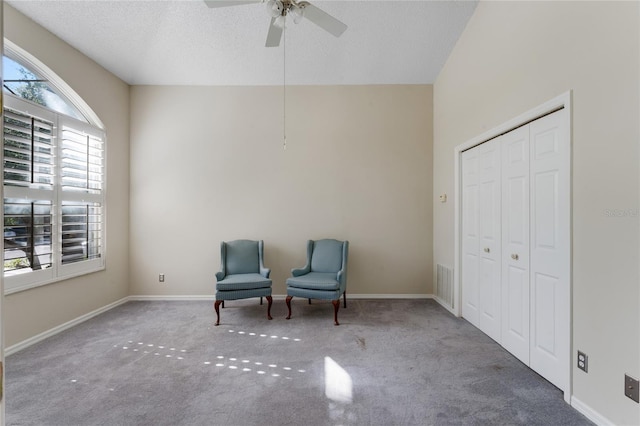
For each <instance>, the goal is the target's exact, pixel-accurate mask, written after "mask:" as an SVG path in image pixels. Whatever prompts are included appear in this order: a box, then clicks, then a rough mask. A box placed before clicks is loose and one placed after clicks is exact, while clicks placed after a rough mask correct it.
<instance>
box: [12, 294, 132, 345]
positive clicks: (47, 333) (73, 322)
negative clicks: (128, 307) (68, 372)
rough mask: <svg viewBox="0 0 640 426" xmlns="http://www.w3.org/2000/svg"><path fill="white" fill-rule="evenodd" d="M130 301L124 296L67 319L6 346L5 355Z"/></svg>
mask: <svg viewBox="0 0 640 426" xmlns="http://www.w3.org/2000/svg"><path fill="white" fill-rule="evenodd" d="M128 301H129V298H128V297H124V298H122V299H120V300H117V301H115V302H113V303H110V304H108V305H106V306H103V307H102V308H98V309H96V310H95V311H91V312H89V313H86V314H84V315H81V316H79V317H78V318H75V319H72V320H71V321H67V322H65V323H64V324H60V325H58V326H56V327H53V328H51V329H49V330H47V331H45V332H42V333H40V334H37V335H35V336H33V337H30V338H28V339H26V340H23V341H22V342H19V343H16V344H15V345H11V346H9V347H8V348H6V349H5V350H4V355H5V356H9V355H11V354H14V353H16V352H18V351H21V350H23V349H25V348H27V347H29V346H31V345H34V344H36V343H38V342H41V341H42V340H44V339H46V338H48V337H51V336H54V335H56V334H58V333H60V332H62V331H64V330H66V329H68V328H71V327H73V326H75V325H78V324H80V323H82V322H84V321H86V320H88V319H91V318H93V317H95V316H97V315H100V314H102V313H104V312H107V311H108V310H110V309H113V308H115V307H116V306H120V305H122V304H123V303H126V302H128Z"/></svg>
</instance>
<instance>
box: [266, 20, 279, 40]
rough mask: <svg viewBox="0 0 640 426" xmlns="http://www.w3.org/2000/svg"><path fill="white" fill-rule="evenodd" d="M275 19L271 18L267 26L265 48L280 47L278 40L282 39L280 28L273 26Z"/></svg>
mask: <svg viewBox="0 0 640 426" xmlns="http://www.w3.org/2000/svg"><path fill="white" fill-rule="evenodd" d="M275 22H276V18H271V24H270V25H269V32H268V33H267V43H266V44H265V46H266V47H278V46H280V39H281V38H282V28H281V27H278V26H277V25H275Z"/></svg>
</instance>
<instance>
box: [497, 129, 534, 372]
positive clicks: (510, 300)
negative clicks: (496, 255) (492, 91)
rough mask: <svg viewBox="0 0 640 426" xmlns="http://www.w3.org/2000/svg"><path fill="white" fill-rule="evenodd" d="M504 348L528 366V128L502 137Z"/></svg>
mask: <svg viewBox="0 0 640 426" xmlns="http://www.w3.org/2000/svg"><path fill="white" fill-rule="evenodd" d="M501 263H502V346H504V348H505V349H506V350H508V351H509V352H511V353H512V354H513V355H515V356H516V357H517V358H518V359H520V360H521V361H522V362H523V363H525V364H527V365H529V126H523V127H520V128H519V129H516V130H514V131H512V132H509V133H507V134H506V135H504V136H502V262H501Z"/></svg>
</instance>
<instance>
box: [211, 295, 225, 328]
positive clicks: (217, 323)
mask: <svg viewBox="0 0 640 426" xmlns="http://www.w3.org/2000/svg"><path fill="white" fill-rule="evenodd" d="M220 304H222V307H223V308H224V300H216V303H214V304H213V307H214V308H215V310H216V317H218V318H217V319H216V325H220Z"/></svg>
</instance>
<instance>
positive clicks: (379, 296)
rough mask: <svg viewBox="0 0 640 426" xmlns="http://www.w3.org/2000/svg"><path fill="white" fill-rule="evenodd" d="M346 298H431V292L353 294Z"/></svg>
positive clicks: (348, 294)
mask: <svg viewBox="0 0 640 426" xmlns="http://www.w3.org/2000/svg"><path fill="white" fill-rule="evenodd" d="M347 299H433V294H353V293H347Z"/></svg>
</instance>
